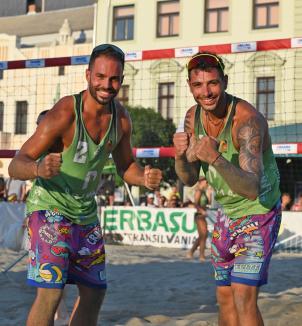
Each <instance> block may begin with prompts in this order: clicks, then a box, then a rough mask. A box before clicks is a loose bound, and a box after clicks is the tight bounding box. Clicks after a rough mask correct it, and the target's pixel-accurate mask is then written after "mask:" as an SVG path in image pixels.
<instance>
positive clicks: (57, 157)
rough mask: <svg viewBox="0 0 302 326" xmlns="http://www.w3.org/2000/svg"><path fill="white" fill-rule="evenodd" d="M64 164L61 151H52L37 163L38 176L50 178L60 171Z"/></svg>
mask: <svg viewBox="0 0 302 326" xmlns="http://www.w3.org/2000/svg"><path fill="white" fill-rule="evenodd" d="M61 164H62V155H61V153H50V154H48V155H46V156H45V157H44V158H43V160H42V161H40V162H39V163H38V165H37V177H41V178H44V179H50V178H52V177H54V176H56V175H58V174H59V173H60V167H61Z"/></svg>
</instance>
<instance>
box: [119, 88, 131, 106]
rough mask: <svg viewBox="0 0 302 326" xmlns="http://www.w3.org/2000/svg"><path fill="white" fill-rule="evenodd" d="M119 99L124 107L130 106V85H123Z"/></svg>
mask: <svg viewBox="0 0 302 326" xmlns="http://www.w3.org/2000/svg"><path fill="white" fill-rule="evenodd" d="M117 99H118V100H119V101H120V102H121V104H122V105H128V103H129V85H122V87H121V89H120V91H119V93H118V96H117Z"/></svg>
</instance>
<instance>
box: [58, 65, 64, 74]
mask: <svg viewBox="0 0 302 326" xmlns="http://www.w3.org/2000/svg"><path fill="white" fill-rule="evenodd" d="M58 75H59V76H64V75H65V66H60V67H59V69H58Z"/></svg>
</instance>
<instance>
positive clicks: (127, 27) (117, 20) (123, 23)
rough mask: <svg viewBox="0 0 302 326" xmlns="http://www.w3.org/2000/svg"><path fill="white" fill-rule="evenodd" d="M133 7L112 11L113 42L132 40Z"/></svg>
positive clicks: (123, 7)
mask: <svg viewBox="0 0 302 326" xmlns="http://www.w3.org/2000/svg"><path fill="white" fill-rule="evenodd" d="M133 31H134V6H122V7H115V8H114V9H113V31H112V39H113V41H123V40H133Z"/></svg>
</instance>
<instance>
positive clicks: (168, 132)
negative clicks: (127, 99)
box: [127, 107, 177, 181]
mask: <svg viewBox="0 0 302 326" xmlns="http://www.w3.org/2000/svg"><path fill="white" fill-rule="evenodd" d="M127 109H128V111H129V114H130V116H131V120H132V128H133V131H132V138H131V140H132V146H133V147H167V146H173V134H174V133H175V130H176V127H175V125H174V123H173V121H172V120H170V119H167V120H166V119H164V118H163V117H162V116H161V114H159V113H157V112H155V111H154V110H152V109H149V108H148V109H146V108H143V107H127ZM138 161H139V162H140V163H141V164H142V165H146V164H150V165H151V166H153V167H158V168H159V169H161V170H162V171H163V177H164V180H166V181H175V180H176V179H177V177H176V174H175V169H174V159H173V158H160V159H157V158H156V159H154V158H143V159H138Z"/></svg>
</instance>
